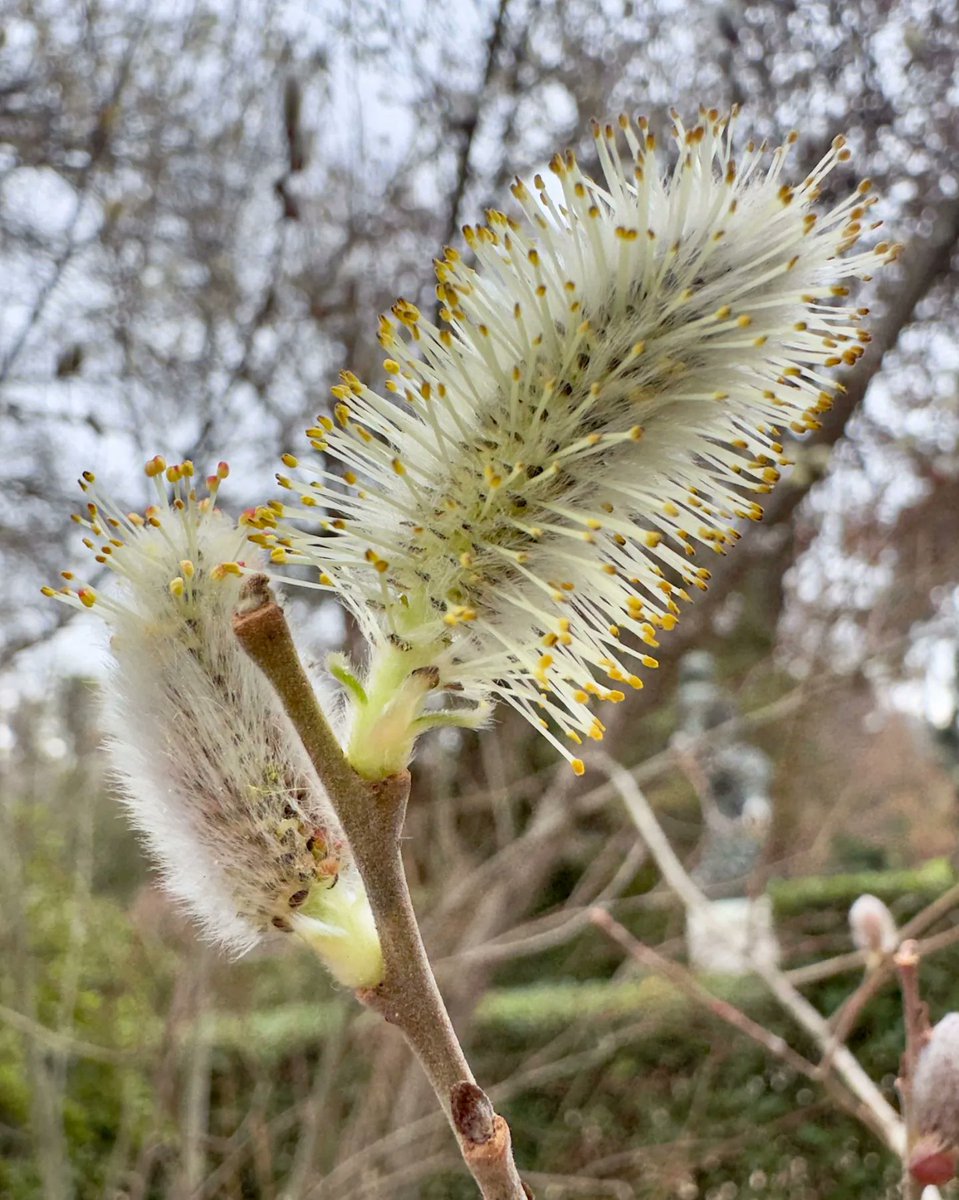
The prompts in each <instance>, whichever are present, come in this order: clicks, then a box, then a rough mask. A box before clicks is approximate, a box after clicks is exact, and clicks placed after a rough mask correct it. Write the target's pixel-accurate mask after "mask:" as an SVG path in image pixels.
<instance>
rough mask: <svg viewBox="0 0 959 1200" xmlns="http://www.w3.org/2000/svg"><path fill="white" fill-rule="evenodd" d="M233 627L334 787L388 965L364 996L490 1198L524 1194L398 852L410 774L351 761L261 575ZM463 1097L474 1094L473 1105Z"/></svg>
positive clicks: (517, 1199)
mask: <svg viewBox="0 0 959 1200" xmlns="http://www.w3.org/2000/svg"><path fill="white" fill-rule="evenodd" d="M234 631H235V633H236V636H237V638H238V640H239V642H240V645H241V646H242V647H243V649H244V650H245V651H246V653H247V654H248V655H249V656H250V658H251V659H252V660H253V661H254V662H255V663H256V665H257V666H258V667H259V668H260V670H261V671H263V673H264V675H266V677H267V679H269V681H270V683H271V684H272V685H273V688H274V689H275V691H276V693H277V695H278V696H279V698H280V701H281V703H282V704H283V708H284V709H285V711H286V714H287V716H288V717H289V718H290V721H291V722H292V724H293V727H294V729H295V730H296V732H297V734H298V735H299V737H300V740H301V741H302V743H303V746H304V748H305V749H306V752H307V754H308V755H309V757H310V761H311V762H312V763H313V766H314V768H315V770H316V773H317V775H318V776H319V778H320V780H321V782H322V783H323V786H324V788H325V789H326V791H327V793H328V794H329V797H330V800H331V802H332V804H333V807H334V809H335V810H336V814H337V816H338V817H339V819H340V823H341V824H342V826H343V830H344V832H345V833H346V836H347V839H348V841H349V844H350V848H351V850H352V853H353V857H354V860H355V862H356V865H357V868H358V870H359V872H360V875H361V876H362V878H363V882H364V884H365V885H366V891H367V895H368V897H369V901H370V908H371V909H372V912H373V918H374V920H375V922H376V928H377V932H378V933H379V937H380V944H381V947H382V951H383V962H384V968H385V969H384V978H383V982H382V983H381V984H380V985H379V986H378V987H376V988H367V989H363V990H361V991H360V992H358V993H357V996H358V998H359V999H360V1000H361V1001H362V1002H363V1003H364V1004H366V1005H367V1006H369V1007H370V1008H373V1009H375V1010H376V1011H377V1012H379V1013H380V1014H381V1015H382V1016H383V1017H384V1018H385V1019H386V1020H387V1021H389V1022H390V1023H391V1024H394V1025H396V1026H398V1027H399V1029H400V1030H401V1031H402V1033H403V1035H404V1037H405V1038H406V1040H407V1042H408V1043H409V1045H410V1046H411V1048H412V1049H413V1051H414V1052H415V1054H416V1056H417V1058H418V1059H419V1061H420V1063H421V1065H422V1067H423V1070H424V1071H425V1072H426V1075H427V1077H428V1079H429V1081H430V1084H431V1085H432V1087H433V1090H434V1091H435V1093H436V1095H437V1098H438V1099H439V1101H440V1104H441V1105H442V1106H443V1109H444V1111H445V1112H446V1115H447V1117H448V1118H449V1121H450V1124H451V1126H452V1127H453V1130H454V1132H455V1133H456V1136H457V1139H458V1141H459V1144H460V1150H461V1152H462V1154H463V1158H464V1160H465V1161H466V1164H467V1166H468V1167H469V1169H470V1171H471V1172H472V1174H473V1177H474V1179H475V1180H476V1182H477V1184H478V1185H479V1187H480V1191H481V1193H482V1195H483V1196H484V1197H485V1200H524V1197H526V1196H527V1195H528V1193H527V1192H526V1191H525V1189H524V1187H523V1184H522V1182H521V1180H520V1178H519V1174H518V1172H517V1170H516V1166H515V1164H514V1162H513V1156H512V1150H511V1146H510V1136H509V1127H508V1126H507V1124H506V1122H505V1121H504V1120H503V1118H502V1117H499V1116H497V1115H496V1114H495V1113H494V1112H493V1108H492V1105H491V1104H490V1101H489V1100H488V1099H487V1098H486V1096H485V1094H484V1093H483V1092H482V1091H481V1089H480V1088H479V1087H477V1085H476V1082H475V1080H474V1079H473V1074H472V1072H471V1070H470V1068H469V1064H468V1063H467V1061H466V1058H465V1056H464V1054H463V1051H462V1048H461V1047H460V1044H459V1041H458V1039H457V1037H456V1033H455V1031H454V1030H453V1026H452V1023H451V1022H450V1019H449V1015H448V1014H447V1011H446V1006H445V1005H444V1003H443V998H442V996H441V995H440V992H439V989H438V987H437V986H436V980H435V978H434V976H433V972H432V969H431V968H430V964H429V960H428V959H427V956H426V950H425V948H424V946H423V941H422V938H421V936H420V930H419V926H418V924H417V921H416V915H415V913H414V911H413V905H412V901H411V900H410V894H409V888H408V887H407V883H406V874H405V872H404V870H403V862H402V857H401V854H400V835H401V832H402V829H403V822H404V819H405V816H406V803H407V799H408V796H409V787H410V778H409V773H408V772H403V773H402V774H399V775H392V776H390V777H389V778H387V779H382V780H375V781H370V780H366V779H363V778H361V776H359V775H358V774H357V773H356V772H355V771H354V770H353V768H352V767H351V765H350V763H349V762H348V761H347V759H346V756H345V755H344V753H343V750H342V748H341V747H340V744H339V742H338V740H337V738H336V736H335V734H334V733H333V731H332V729H331V728H330V726H329V725H328V724H327V721H326V718H325V717H324V715H323V712H322V710H321V709H320V706H319V704H318V703H317V700H316V696H315V695H314V692H313V687H312V685H311V683H310V681H309V678H308V677H307V675H306V672H305V671H304V669H303V666H302V664H301V662H300V658H299V655H298V653H297V650H296V646H295V645H294V642H293V638H292V636H291V634H290V630H289V626H288V625H287V622H286V617H285V616H284V614H283V610H282V609H281V608H280V606H279V605H278V604H277V603H276V602H275V601H274V600H273V598H272V594H271V592H270V589H269V584H268V581H267V580H266V577H265V576H253V577H251V579H250V580H249V582H248V584H247V588H246V594H245V606H244V608H243V609H242V611H239V612H238V613H237V614H236V616H235V617H234ZM464 1088H465V1089H466V1091H464ZM480 1096H481V1097H482V1099H483V1101H485V1105H486V1106H488V1114H487V1117H486V1119H480V1114H482V1113H485V1112H486V1109H485V1108H484V1107H483V1104H482V1103H481V1102H480V1100H479V1097H480ZM464 1097H468V1098H469V1103H468V1104H467V1103H466V1102H465V1100H464ZM464 1105H465V1107H464Z"/></svg>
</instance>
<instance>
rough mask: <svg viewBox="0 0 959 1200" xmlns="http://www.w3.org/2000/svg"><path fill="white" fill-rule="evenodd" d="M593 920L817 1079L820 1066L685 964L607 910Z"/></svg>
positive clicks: (649, 964)
mask: <svg viewBox="0 0 959 1200" xmlns="http://www.w3.org/2000/svg"><path fill="white" fill-rule="evenodd" d="M589 916H590V920H591V921H592V923H593V924H594V925H596V926H597V927H598V928H599V929H602V931H603V932H604V933H605V934H607V935H608V936H609V937H611V938H612V939H613V941H614V942H616V944H617V945H619V946H621V947H622V949H623V950H625V951H626V953H627V954H628V955H629V957H630V958H632V959H634V960H635V961H636V962H638V963H641V964H642V965H643V966H644V967H646V968H648V969H649V970H650V971H655V972H656V974H657V975H662V976H663V977H664V978H666V979H668V980H669V981H670V983H672V984H675V986H676V987H677V988H678V989H679V990H680V991H681V992H683V993H685V995H687V996H689V997H690V998H691V999H692V1000H695V1001H696V1002H697V1004H701V1005H702V1006H703V1007H704V1008H706V1009H708V1010H709V1011H710V1012H711V1013H712V1014H713V1016H714V1017H718V1018H719V1019H720V1020H721V1021H725V1022H726V1024H727V1025H731V1026H732V1027H733V1028H734V1029H738V1030H739V1032H740V1033H743V1034H745V1035H746V1037H748V1038H751V1039H752V1041H754V1042H757V1043H758V1044H759V1045H760V1046H762V1047H763V1049H764V1050H767V1051H768V1052H769V1053H770V1054H771V1055H773V1057H774V1058H778V1059H780V1060H781V1061H782V1062H784V1063H786V1065H787V1066H789V1067H792V1069H793V1070H794V1071H796V1072H798V1074H800V1075H804V1076H805V1077H806V1078H807V1079H815V1078H816V1064H815V1063H813V1062H810V1061H809V1059H808V1058H804V1057H803V1056H802V1055H801V1054H800V1053H799V1052H798V1051H796V1050H794V1049H793V1048H792V1046H790V1045H789V1043H788V1042H787V1041H786V1040H785V1038H781V1037H780V1036H779V1035H778V1034H775V1033H773V1032H772V1030H770V1029H767V1028H766V1027H765V1026H764V1025H760V1024H759V1022H758V1021H754V1020H753V1019H752V1017H750V1016H747V1015H746V1013H744V1012H743V1011H742V1009H740V1008H737V1007H736V1006H735V1004H731V1003H730V1002H729V1001H728V1000H724V999H723V998H722V997H721V996H716V995H714V994H713V993H712V992H711V991H709V990H708V988H705V987H703V985H702V984H701V983H700V982H699V980H698V979H697V978H696V976H695V975H694V974H693V973H692V971H690V970H688V969H687V968H686V967H684V966H682V964H680V963H677V962H673V960H672V959H670V958H666V957H664V956H663V955H662V954H660V953H659V952H658V951H656V950H654V949H653V948H652V947H651V946H647V945H645V943H643V942H640V941H638V940H637V939H636V938H634V937H633V935H632V934H631V933H630V932H629V930H628V929H626V928H625V927H624V926H623V925H620V923H619V922H618V921H615V920H614V919H613V918H612V917H611V916H610V915H609V913H608V912H607V911H606V910H605V909H604V908H593V909H591V910H590V914H589Z"/></svg>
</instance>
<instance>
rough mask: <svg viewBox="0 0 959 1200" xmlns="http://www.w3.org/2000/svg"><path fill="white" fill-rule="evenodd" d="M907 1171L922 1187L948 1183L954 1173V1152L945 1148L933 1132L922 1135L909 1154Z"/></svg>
mask: <svg viewBox="0 0 959 1200" xmlns="http://www.w3.org/2000/svg"><path fill="white" fill-rule="evenodd" d="M909 1173H910V1174H911V1175H912V1177H913V1179H915V1181H916V1182H917V1183H921V1184H922V1185H923V1186H924V1187H925V1186H927V1185H929V1184H934V1185H938V1184H941V1183H948V1182H949V1180H950V1179H952V1178H953V1177H954V1176H955V1174H956V1152H955V1151H954V1150H948V1149H946V1148H945V1147H944V1146H943V1144H942V1142H941V1141H940V1140H939V1138H938V1137H937V1136H936V1135H935V1134H932V1135H930V1136H928V1137H922V1138H920V1139H919V1141H918V1142H917V1143H916V1145H915V1146H914V1147H913V1151H912V1154H910V1155H909Z"/></svg>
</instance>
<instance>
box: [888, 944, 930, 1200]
mask: <svg viewBox="0 0 959 1200" xmlns="http://www.w3.org/2000/svg"><path fill="white" fill-rule="evenodd" d="M919 961H920V960H919V946H918V944H917V943H916V942H915V941H913V940H912V939H909V940H907V941H905V942H903V943H902V945H901V946H900V947H899V950H898V951H897V952H896V956H895V959H894V962H895V965H896V970H897V971H898V972H899V986H900V988H901V990H902V1015H903V1024H904V1026H905V1030H906V1049H905V1051H904V1052H903V1056H902V1062H901V1063H900V1066H899V1078H898V1079H897V1080H896V1087H897V1089H898V1091H899V1100H900V1103H901V1105H902V1118H903V1121H904V1122H905V1126H906V1152H905V1154H904V1155H903V1158H902V1164H903V1166H902V1196H903V1200H919V1197H920V1196H921V1195H922V1187H921V1185H920V1184H919V1183H917V1182H916V1180H915V1179H913V1177H912V1174H911V1172H910V1170H909V1159H910V1155H911V1153H912V1149H913V1147H914V1146H915V1144H916V1134H917V1131H916V1123H915V1116H914V1112H913V1105H912V1080H913V1076H914V1075H915V1073H916V1062H917V1061H918V1059H919V1052H920V1050H921V1049H922V1047H923V1045H924V1043H925V1040H926V1035H927V1034H928V1032H929V1010H928V1008H927V1007H926V1005H925V1004H924V1003H923V1002H922V998H921V997H920V995H919Z"/></svg>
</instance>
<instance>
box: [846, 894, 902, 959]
mask: <svg viewBox="0 0 959 1200" xmlns="http://www.w3.org/2000/svg"><path fill="white" fill-rule="evenodd" d="M849 929H850V931H851V933H852V940H853V943H854V944H855V946H856V949H857V950H865V951H866V952H867V954H868V959H869V964H868V965H869V966H870V967H875V966H877V965H878V964H879V962H880V961H881V960H882V959H883V958H885V957H886V955H888V954H892V953H893V951H894V950H895V949H896V947H897V946H898V945H899V930H898V929H897V928H896V922H895V920H894V918H893V915H892V913H891V912H890V911H889V909H888V908H887V907H886V905H885V904H883V902H882V901H881V900H880V899H879V897H878V896H872V895H870V894H869V893H868V892H867V893H866V894H865V895H863V896H860V897H859V899H858V900H857V901H856V902H855V903H854V904H853V906H852V907H851V908H850V910H849Z"/></svg>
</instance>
